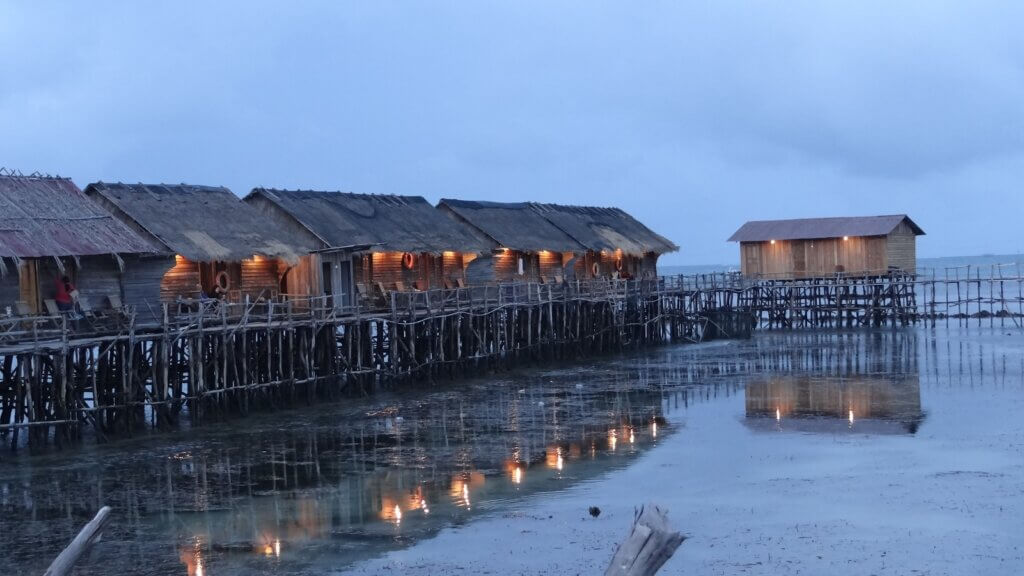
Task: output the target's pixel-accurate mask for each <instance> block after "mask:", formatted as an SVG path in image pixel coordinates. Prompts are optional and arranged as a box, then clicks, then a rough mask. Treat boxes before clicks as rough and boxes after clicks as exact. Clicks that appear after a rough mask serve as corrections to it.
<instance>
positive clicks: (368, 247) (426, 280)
mask: <svg viewBox="0 0 1024 576" xmlns="http://www.w3.org/2000/svg"><path fill="white" fill-rule="evenodd" d="M245 201H246V202H247V203H248V204H249V205H251V206H253V207H254V208H256V210H257V211H259V212H260V213H261V214H262V215H263V216H264V219H265V220H268V221H273V222H275V223H277V224H278V225H280V226H282V227H284V228H285V229H286V230H287V232H288V234H289V235H290V236H293V237H297V238H300V239H301V241H302V242H310V243H315V244H316V248H315V249H314V251H313V253H312V254H310V255H309V256H308V257H306V258H304V259H303V260H302V262H300V264H299V265H298V266H296V267H295V269H293V270H292V271H291V272H290V273H289V276H288V278H287V286H288V291H289V293H294V294H310V295H318V294H324V295H329V296H331V297H332V298H333V300H334V302H335V307H342V306H347V305H350V304H351V303H353V302H354V301H355V297H354V294H356V293H358V294H360V295H361V296H362V299H363V303H364V304H366V305H371V303H372V302H374V301H376V302H377V303H380V298H382V297H383V296H384V295H385V294H386V293H388V292H390V291H393V290H397V291H405V290H428V289H435V288H446V287H454V286H457V285H460V284H463V283H464V282H465V270H466V266H467V265H468V264H469V263H470V262H471V261H472V260H473V259H475V258H477V257H478V256H479V255H480V254H481V253H484V252H489V250H490V246H489V245H488V244H487V243H486V242H484V241H483V240H481V239H480V238H479V237H478V236H476V235H474V234H473V233H472V232H471V231H470V230H469V229H467V228H466V227H464V226H462V225H461V224H459V223H457V222H455V221H453V220H452V219H450V218H448V217H446V216H445V215H444V214H442V213H441V212H440V211H438V210H436V209H435V208H434V207H433V206H431V205H430V204H429V203H428V202H427V201H426V200H424V199H423V198H422V197H420V196H393V195H375V194H352V193H345V192H319V191H311V190H274V189H267V188H256V189H254V190H253V191H252V192H251V193H250V194H249V195H248V196H246V198H245ZM353 289H355V290H353Z"/></svg>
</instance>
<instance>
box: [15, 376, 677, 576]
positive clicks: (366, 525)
mask: <svg viewBox="0 0 1024 576" xmlns="http://www.w3.org/2000/svg"><path fill="white" fill-rule="evenodd" d="M581 375H582V376H584V377H585V378H586V385H585V386H576V384H578V383H580V378H581ZM670 378H671V375H670V374H662V375H660V377H659V378H658V379H657V380H655V379H653V378H652V377H651V375H650V374H649V373H637V372H635V371H622V370H601V371H597V370H594V371H591V372H589V373H588V372H584V373H583V374H581V372H580V371H579V370H566V371H552V372H548V373H539V372H534V373H533V374H532V375H521V376H513V377H510V378H509V377H507V378H505V379H504V380H499V381H476V382H471V383H468V384H466V385H463V386H452V387H451V389H449V390H447V391H442V392H433V393H431V392H429V391H427V392H423V391H419V392H415V391H410V392H409V393H407V394H402V395H397V396H394V397H392V398H390V399H388V398H384V397H381V398H376V399H371V400H369V401H367V402H366V403H365V404H364V405H363V406H362V407H359V406H358V405H356V406H354V407H352V408H347V409H346V408H343V407H339V406H337V405H336V406H331V407H327V408H325V409H321V410H307V411H296V412H288V413H278V414H273V415H267V416H264V417H262V418H261V417H257V418H254V419H247V420H246V421H245V422H242V423H241V424H240V426H241V427H242V428H241V430H235V429H232V428H230V427H222V428H221V429H220V430H200V431H195V433H194V434H193V435H192V436H187V437H186V438H187V440H186V441H184V442H171V441H167V440H166V439H160V438H150V439H146V440H140V441H138V442H137V444H135V445H131V443H127V444H120V445H118V446H114V447H110V448H109V449H107V448H98V449H95V450H86V451H83V452H82V453H80V454H69V455H60V454H56V455H53V456H46V457H42V458H38V459H32V458H25V459H21V460H19V461H18V462H17V466H16V467H15V468H13V469H9V470H8V471H10V472H13V474H10V475H9V474H6V473H4V474H0V490H2V492H0V514H2V518H3V522H4V526H5V528H6V526H8V525H11V526H19V528H20V531H8V530H6V529H5V530H3V531H0V545H8V547H9V549H13V550H15V551H16V552H15V557H14V558H13V562H15V564H14V565H15V566H17V567H18V568H20V569H25V570H27V571H38V572H42V571H43V570H44V569H45V564H46V563H48V561H49V559H52V557H53V556H55V555H56V554H57V553H58V552H59V547H58V546H60V545H63V544H61V543H63V542H66V541H67V540H69V539H70V538H71V536H72V535H73V532H74V531H75V530H77V529H78V527H80V525H81V524H82V523H83V522H84V521H85V520H86V519H87V518H88V516H89V514H91V512H92V511H93V510H95V509H96V507H98V506H99V505H100V503H104V504H110V505H112V506H113V507H114V509H115V513H116V514H117V519H118V522H117V524H116V525H115V527H114V528H113V529H112V530H111V533H108V534H107V535H106V537H105V538H104V541H103V543H102V544H100V545H98V546H96V547H95V550H94V552H93V554H92V556H91V557H90V558H87V559H86V560H85V561H84V562H83V564H82V570H81V573H83V574H107V573H110V572H114V571H118V570H120V571H127V572H133V571H135V568H136V567H137V566H138V561H139V559H140V558H145V559H146V560H145V564H144V565H145V566H147V567H148V568H149V569H150V570H151V571H152V572H153V573H160V574H163V573H168V574H188V575H189V576H196V575H204V576H210V575H214V576H217V575H221V574H318V573H323V572H325V571H327V570H337V569H339V568H341V567H343V566H345V565H346V564H349V563H351V562H354V561H357V560H359V559H362V558H367V557H370V556H373V555H377V554H380V553H381V552H383V551H386V550H389V549H394V548H399V547H403V546H407V545H409V544H410V543H412V542H414V541H416V540H419V539H422V538H425V537H429V536H431V535H432V534H435V533H436V532H437V531H438V530H440V529H442V528H443V527H445V526H450V525H453V524H462V523H465V522H468V521H469V520H470V519H471V517H472V516H473V515H476V514H486V513H488V512H490V511H494V510H497V509H500V508H502V507H504V506H506V505H507V503H509V502H511V501H513V500H515V499H519V498H524V497H526V496H528V495H529V494H532V493H536V492H538V491H549V490H558V489H562V488H564V487H566V486H567V485H571V484H573V483H577V482H581V481H586V480H587V479H589V478H593V477H596V476H598V475H599V474H601V473H602V472H604V471H606V470H608V469H609V468H612V467H618V466H622V465H625V464H626V463H628V462H629V461H630V460H631V459H632V458H634V457H635V456H636V455H638V454H640V453H642V452H643V451H644V450H646V449H648V448H650V447H651V446H652V445H653V443H654V441H655V435H656V433H655V432H654V431H653V429H652V427H654V426H657V424H655V422H659V423H661V425H662V426H664V425H665V423H666V419H665V414H666V408H665V407H663V400H664V398H665V393H664V391H663V387H664V385H665V383H666V382H668V381H669V379H670ZM339 411H340V412H341V413H340V414H339V413H338V412H339ZM293 418H297V419H302V420H308V421H304V422H298V423H292V424H290V425H289V426H286V427H282V426H281V425H280V423H281V422H282V421H284V422H287V421H289V420H290V419H293ZM625 439H628V442H629V446H630V449H629V450H625V449H623V445H622V444H623V443H624V442H625V441H626V440H625ZM617 442H618V443H619V445H618V446H617V445H616V444H617ZM42 548H45V552H41V549H42ZM4 561H6V560H4ZM4 561H0V565H2V564H3V562H4Z"/></svg>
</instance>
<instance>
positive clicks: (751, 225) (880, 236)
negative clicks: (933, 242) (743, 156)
mask: <svg viewBox="0 0 1024 576" xmlns="http://www.w3.org/2000/svg"><path fill="white" fill-rule="evenodd" d="M923 234H924V230H922V229H921V227H920V226H918V225H917V224H915V223H914V221H913V220H911V219H910V217H908V216H907V215H906V214H896V215H892V216H864V217H848V218H804V219H797V220H758V221H752V222H747V223H746V224H744V225H743V226H741V227H740V229H739V230H737V231H736V233H735V234H733V235H732V236H731V237H730V238H729V241H730V242H739V243H740V267H741V270H742V273H743V276H744V277H746V278H767V279H791V278H808V277H820V276H831V275H835V274H837V273H852V274H886V273H888V272H891V271H900V272H907V273H913V272H914V271H915V270H916V269H917V247H916V246H917V237H918V236H920V235H923Z"/></svg>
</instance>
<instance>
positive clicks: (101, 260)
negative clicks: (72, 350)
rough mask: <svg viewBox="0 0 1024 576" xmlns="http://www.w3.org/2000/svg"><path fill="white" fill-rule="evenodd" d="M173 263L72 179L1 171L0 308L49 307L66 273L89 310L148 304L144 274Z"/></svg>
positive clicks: (26, 311) (10, 311)
mask: <svg viewBox="0 0 1024 576" xmlns="http://www.w3.org/2000/svg"><path fill="white" fill-rule="evenodd" d="M169 261H170V256H169V255H168V254H163V255H161V254H158V250H157V249H156V248H154V246H153V245H151V244H150V243H149V242H147V241H146V240H145V239H143V238H141V237H139V235H138V234H136V233H135V232H133V231H132V230H130V229H129V228H128V227H127V226H125V225H124V224H122V223H121V222H119V221H118V220H117V219H116V218H113V217H112V216H111V215H110V214H109V213H108V212H106V211H104V210H103V209H102V208H100V207H99V206H97V205H96V204H95V203H93V202H91V201H90V200H89V199H88V198H87V197H86V196H85V194H83V193H82V191H81V190H80V189H79V188H78V187H77V186H75V184H74V183H73V182H72V181H71V180H69V179H67V178H52V177H46V176H36V175H33V176H22V175H19V174H12V173H9V172H4V173H2V174H0V276H2V277H0V314H3V315H6V316H13V315H30V314H45V313H52V312H53V311H54V309H55V307H56V304H55V300H54V299H55V296H56V290H57V282H58V281H59V280H60V279H61V278H62V277H63V276H67V277H68V279H69V280H70V281H71V283H72V284H73V285H74V287H75V288H76V289H77V290H78V293H79V298H80V303H81V305H82V306H83V307H84V308H88V309H102V308H109V307H111V306H114V307H122V306H132V307H135V308H137V309H139V310H140V312H141V311H142V310H144V308H145V304H146V302H147V301H149V300H150V299H151V298H153V299H155V297H156V293H155V291H151V290H150V286H149V285H147V284H146V283H145V282H138V281H136V280H135V278H136V277H145V276H146V275H147V274H149V273H150V271H152V270H159V269H160V268H161V267H163V266H166V264H167V262H169Z"/></svg>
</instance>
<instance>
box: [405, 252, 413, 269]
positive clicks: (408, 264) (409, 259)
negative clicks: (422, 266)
mask: <svg viewBox="0 0 1024 576" xmlns="http://www.w3.org/2000/svg"><path fill="white" fill-rule="evenodd" d="M415 264H416V258H415V257H414V256H413V255H412V252H404V253H402V267H404V268H405V269H406V270H412V267H413V265H415Z"/></svg>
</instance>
